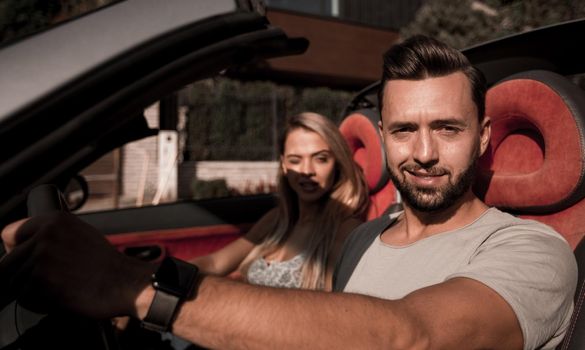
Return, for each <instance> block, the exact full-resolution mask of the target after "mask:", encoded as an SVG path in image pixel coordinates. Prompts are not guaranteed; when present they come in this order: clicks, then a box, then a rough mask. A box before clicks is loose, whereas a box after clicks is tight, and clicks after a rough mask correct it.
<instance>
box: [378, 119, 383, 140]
mask: <svg viewBox="0 0 585 350" xmlns="http://www.w3.org/2000/svg"><path fill="white" fill-rule="evenodd" d="M383 130H384V127H383V126H382V121H381V120H378V132H379V133H380V137H381V138H382V142H384V135H383V132H382V131H383Z"/></svg>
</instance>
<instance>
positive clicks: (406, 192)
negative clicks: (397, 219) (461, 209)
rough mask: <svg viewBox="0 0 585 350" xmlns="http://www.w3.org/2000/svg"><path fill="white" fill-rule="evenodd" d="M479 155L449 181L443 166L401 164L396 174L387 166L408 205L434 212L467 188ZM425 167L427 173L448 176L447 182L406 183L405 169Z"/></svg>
mask: <svg viewBox="0 0 585 350" xmlns="http://www.w3.org/2000/svg"><path fill="white" fill-rule="evenodd" d="M478 158H479V156H478V155H477V153H476V154H475V155H474V156H473V159H472V160H471V163H470V164H469V166H468V167H467V168H466V169H465V170H464V171H463V172H462V173H461V174H459V176H457V178H455V179H453V181H451V180H452V179H451V177H450V175H451V174H450V173H449V172H448V171H447V170H446V169H443V168H437V167H434V166H433V167H429V168H425V167H422V166H418V165H416V166H410V167H409V166H403V167H401V168H400V169H399V171H400V173H399V174H396V173H394V172H393V170H392V169H390V168H388V171H389V173H390V178H391V179H392V182H393V183H394V186H396V189H398V191H400V195H401V196H402V199H403V200H404V202H406V203H407V204H408V205H409V206H410V207H412V208H413V209H416V210H418V211H420V212H427V213H428V212H436V211H441V210H444V209H447V208H449V207H451V206H452V205H453V204H455V202H457V200H459V199H460V198H461V197H463V195H464V194H465V193H466V192H467V190H469V188H470V187H471V185H472V184H473V181H474V179H475V173H476V168H477V160H478ZM417 168H418V169H425V170H426V171H427V172H428V173H429V174H431V175H432V174H443V173H445V174H446V175H447V176H449V182H448V183H447V184H446V185H444V186H440V187H435V188H432V187H419V186H416V185H413V184H411V183H408V182H407V181H406V178H405V176H404V175H403V173H404V171H405V170H409V171H413V170H416V169H417Z"/></svg>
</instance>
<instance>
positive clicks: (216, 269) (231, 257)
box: [190, 209, 277, 276]
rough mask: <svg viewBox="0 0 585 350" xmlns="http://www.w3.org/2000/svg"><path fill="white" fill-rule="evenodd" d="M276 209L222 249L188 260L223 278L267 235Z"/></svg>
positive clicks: (274, 217) (272, 223)
mask: <svg viewBox="0 0 585 350" xmlns="http://www.w3.org/2000/svg"><path fill="white" fill-rule="evenodd" d="M276 216H277V211H276V209H272V210H270V211H269V212H268V213H266V214H265V215H264V216H263V217H262V218H261V219H260V220H258V222H256V224H254V226H252V228H251V229H250V230H249V231H248V232H247V233H246V234H245V235H244V237H241V238H238V239H236V240H235V241H233V242H231V243H230V244H228V245H226V246H225V247H223V248H222V249H220V250H218V251H216V252H213V253H211V254H209V255H204V256H200V257H197V258H195V259H192V260H190V262H191V263H193V264H195V265H197V266H198V267H199V269H200V270H201V271H203V272H205V273H207V274H210V275H216V276H225V275H228V274H229V273H231V272H233V271H234V270H236V269H237V268H238V266H239V265H240V263H241V262H242V261H243V260H244V259H245V258H246V256H248V254H249V253H250V251H252V249H253V248H254V247H255V246H256V245H257V244H260V243H261V242H262V240H263V239H264V238H265V237H266V235H267V234H268V233H269V230H270V229H271V228H272V227H273V226H274V223H275V222H276V221H275V220H276Z"/></svg>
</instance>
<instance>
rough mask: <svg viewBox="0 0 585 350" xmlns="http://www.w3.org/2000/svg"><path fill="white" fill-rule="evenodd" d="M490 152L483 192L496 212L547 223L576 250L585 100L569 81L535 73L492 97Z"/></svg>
mask: <svg viewBox="0 0 585 350" xmlns="http://www.w3.org/2000/svg"><path fill="white" fill-rule="evenodd" d="M486 115H488V116H490V118H491V120H492V138H491V143H490V148H489V149H488V151H487V152H486V154H484V156H483V157H482V159H481V160H480V166H479V169H478V170H479V173H478V177H477V181H476V186H475V192H476V193H477V194H478V195H479V196H480V197H481V198H482V199H484V201H485V202H486V203H487V204H488V205H491V206H496V207H498V208H500V209H503V210H506V211H508V212H511V213H513V214H516V215H518V216H520V217H524V218H530V219H535V220H538V221H541V222H544V223H546V224H548V225H550V226H552V227H554V228H555V229H556V230H557V231H559V232H560V233H561V234H562V235H563V236H564V237H565V238H566V239H567V241H568V242H569V244H570V245H571V247H573V248H575V247H576V246H577V244H578V243H579V241H580V240H581V238H582V237H583V235H584V234H585V201H583V198H584V197H585V177H584V175H585V162H584V160H585V147H584V145H583V142H584V140H585V94H584V92H583V91H582V90H581V89H580V88H579V87H577V86H576V85H575V84H573V83H572V82H570V81H569V80H567V78H565V77H563V76H560V75H558V74H555V73H552V72H549V71H530V72H525V73H521V74H517V75H513V76H510V77H509V78H507V79H505V80H504V81H501V82H499V83H497V84H496V85H494V86H493V87H491V88H490V89H489V90H488V94H487V99H486Z"/></svg>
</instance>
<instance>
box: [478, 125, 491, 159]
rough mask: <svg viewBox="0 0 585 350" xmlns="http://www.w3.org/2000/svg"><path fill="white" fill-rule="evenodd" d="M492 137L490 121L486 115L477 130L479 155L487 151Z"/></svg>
mask: <svg viewBox="0 0 585 350" xmlns="http://www.w3.org/2000/svg"><path fill="white" fill-rule="evenodd" d="M491 135H492V120H491V119H490V117H488V116H487V115H486V116H485V117H484V118H483V121H482V122H481V125H480V130H479V138H480V140H479V142H480V145H479V151H480V153H479V155H480V156H481V155H483V154H484V153H485V151H486V150H487V148H488V146H489V144H490V139H491Z"/></svg>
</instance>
